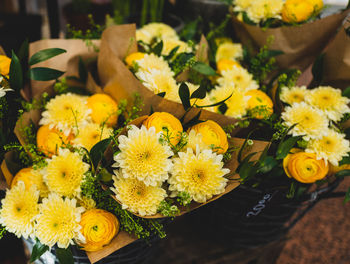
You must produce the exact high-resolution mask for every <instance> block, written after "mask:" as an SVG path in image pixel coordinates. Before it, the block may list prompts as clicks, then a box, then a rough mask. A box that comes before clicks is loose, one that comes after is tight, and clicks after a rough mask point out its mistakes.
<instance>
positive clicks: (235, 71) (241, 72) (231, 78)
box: [217, 65, 259, 92]
mask: <svg viewBox="0 0 350 264" xmlns="http://www.w3.org/2000/svg"><path fill="white" fill-rule="evenodd" d="M221 75H222V77H220V78H218V80H217V82H218V84H219V85H220V86H225V85H228V84H231V83H234V84H235V87H236V88H237V89H241V90H242V91H245V92H247V91H250V90H256V89H258V88H259V85H258V84H257V82H256V81H255V80H254V79H253V75H251V74H250V73H249V72H248V71H247V70H246V69H244V68H242V67H237V66H235V65H234V66H232V68H230V69H229V70H226V71H223V72H222V73H221Z"/></svg>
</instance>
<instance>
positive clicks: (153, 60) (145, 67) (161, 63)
mask: <svg viewBox="0 0 350 264" xmlns="http://www.w3.org/2000/svg"><path fill="white" fill-rule="evenodd" d="M135 62H136V63H137V64H138V66H139V71H148V72H150V71H151V70H152V69H155V70H159V71H163V72H167V73H169V75H171V76H174V72H172V71H171V69H170V67H169V64H168V62H166V61H165V60H164V59H163V57H158V56H157V55H155V54H153V53H151V54H145V56H144V57H143V58H142V59H139V60H136V61H135Z"/></svg>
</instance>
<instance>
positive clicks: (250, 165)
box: [238, 153, 258, 181]
mask: <svg viewBox="0 0 350 264" xmlns="http://www.w3.org/2000/svg"><path fill="white" fill-rule="evenodd" d="M251 154H253V153H251ZM254 154H255V153H254ZM257 171H258V167H257V166H256V164H255V163H254V162H251V161H250V162H245V163H243V165H242V166H240V168H239V171H238V174H239V176H240V178H241V179H242V180H245V181H247V180H249V179H250V178H251V177H252V176H254V175H255V174H256V173H257Z"/></svg>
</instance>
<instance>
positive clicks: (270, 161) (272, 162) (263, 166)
mask: <svg viewBox="0 0 350 264" xmlns="http://www.w3.org/2000/svg"><path fill="white" fill-rule="evenodd" d="M277 165H278V162H277V160H276V159H275V158H274V157H272V156H267V157H266V158H265V159H264V160H263V161H261V163H260V168H259V172H261V173H268V172H269V171H271V170H272V169H273V168H274V167H276V166H277Z"/></svg>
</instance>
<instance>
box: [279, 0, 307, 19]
mask: <svg viewBox="0 0 350 264" xmlns="http://www.w3.org/2000/svg"><path fill="white" fill-rule="evenodd" d="M313 13H314V5H313V4H311V3H310V2H309V1H305V0H287V1H286V2H285V3H284V5H283V9H282V20H283V21H284V22H287V23H298V22H302V21H305V20H307V19H309V18H310V17H311V15H312V14H313Z"/></svg>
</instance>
